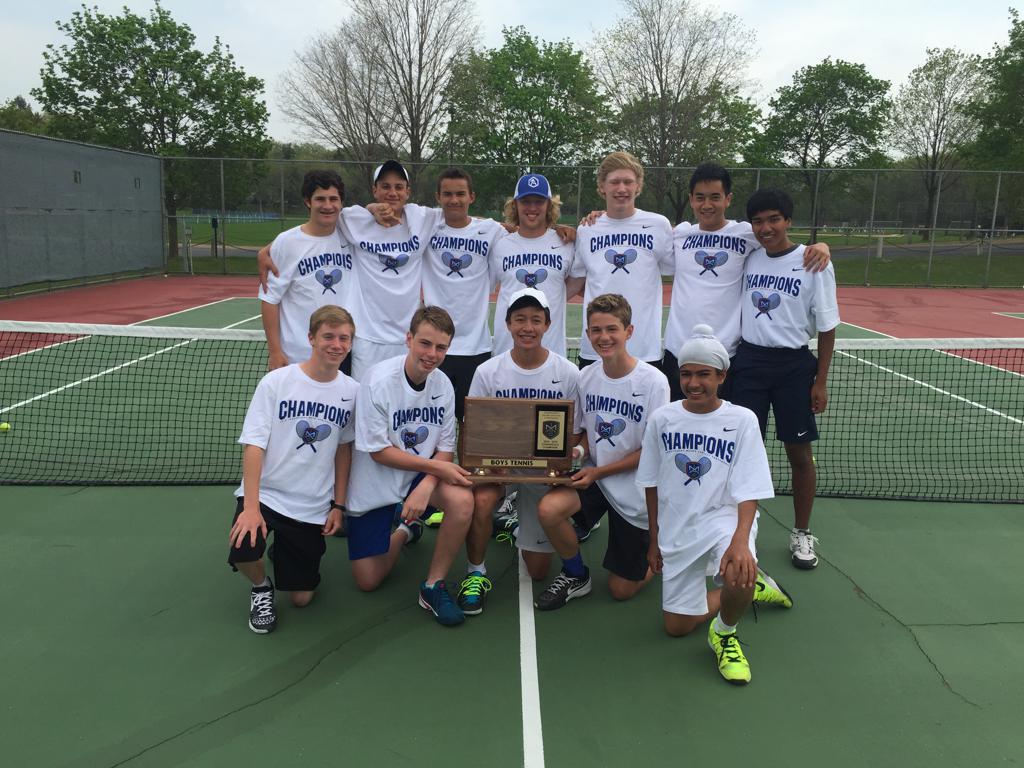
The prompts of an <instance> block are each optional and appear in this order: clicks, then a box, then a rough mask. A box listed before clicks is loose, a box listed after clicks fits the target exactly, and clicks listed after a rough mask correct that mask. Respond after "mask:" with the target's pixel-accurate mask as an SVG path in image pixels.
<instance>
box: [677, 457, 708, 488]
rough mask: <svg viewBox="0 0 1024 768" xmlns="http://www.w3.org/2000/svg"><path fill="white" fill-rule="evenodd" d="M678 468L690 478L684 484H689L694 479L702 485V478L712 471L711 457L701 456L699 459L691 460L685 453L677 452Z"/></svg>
mask: <svg viewBox="0 0 1024 768" xmlns="http://www.w3.org/2000/svg"><path fill="white" fill-rule="evenodd" d="M676 469H678V470H679V471H680V472H682V473H683V474H684V475H686V477H687V478H689V479H688V480H687V481H686V482H685V483H683V486H687V485H689V484H690V483H692V482H693V481H694V480H696V481H697V485H700V479H701V478H702V477H704V475H706V474H707V473H708V472H710V471H711V459H709V458H708V457H707V456H701V458H700V459H699V460H698V461H691V460H690V457H689V456H687V455H686V454H685V453H677V454H676Z"/></svg>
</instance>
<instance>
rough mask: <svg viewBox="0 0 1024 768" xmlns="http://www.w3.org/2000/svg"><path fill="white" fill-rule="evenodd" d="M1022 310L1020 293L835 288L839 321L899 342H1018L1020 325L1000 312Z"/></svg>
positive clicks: (1023, 293) (1021, 332)
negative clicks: (1014, 339) (1016, 340)
mask: <svg viewBox="0 0 1024 768" xmlns="http://www.w3.org/2000/svg"><path fill="white" fill-rule="evenodd" d="M1022 311H1024V290H1009V289H1002V290H993V289H983V288H864V287H854V286H848V287H840V288H839V314H840V315H841V316H842V318H843V322H845V323H852V324H854V325H859V326H861V327H863V328H869V329H871V330H873V331H878V332H879V333H885V334H888V335H889V336H895V337H897V338H901V339H931V338H967V339H973V338H981V339H984V338H1017V337H1019V336H1021V335H1024V323H1021V321H1020V320H1018V319H1017V318H1014V317H1006V316H1005V315H1000V314H998V313H999V312H1022Z"/></svg>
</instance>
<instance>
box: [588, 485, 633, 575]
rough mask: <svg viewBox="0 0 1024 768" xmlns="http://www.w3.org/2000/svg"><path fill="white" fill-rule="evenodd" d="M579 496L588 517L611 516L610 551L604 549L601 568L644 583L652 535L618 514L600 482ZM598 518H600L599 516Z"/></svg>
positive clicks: (609, 531)
mask: <svg viewBox="0 0 1024 768" xmlns="http://www.w3.org/2000/svg"><path fill="white" fill-rule="evenodd" d="M579 494H580V503H581V504H582V507H583V509H585V510H588V517H591V516H592V515H594V514H596V513H597V510H599V509H600V510H601V511H602V514H603V513H604V512H607V513H608V549H607V550H605V553H604V562H603V563H602V565H604V567H605V569H606V570H609V571H611V572H612V573H614V574H615V575H616V576H620V577H622V578H623V579H629V580H630V581H643V580H644V579H645V578H646V577H647V547H648V545H649V544H650V542H651V536H650V534H649V533H648V532H647V531H645V530H643V529H642V528H637V527H636V526H635V525H633V524H631V523H629V522H627V521H626V519H625V518H624V517H622V515H620V514H619V513H618V512H616V511H615V508H614V507H612V505H611V504H609V503H608V499H607V498H605V495H604V493H603V492H602V491H601V487H600V486H599V485H598V484H597V483H594V484H592V485H591V486H590V487H589V488H585V489H584V490H582V491H580V492H579ZM581 511H582V510H581ZM597 519H600V515H598V518H597Z"/></svg>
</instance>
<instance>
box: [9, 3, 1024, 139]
mask: <svg viewBox="0 0 1024 768" xmlns="http://www.w3.org/2000/svg"><path fill="white" fill-rule="evenodd" d="M87 4H88V5H89V6H93V5H96V6H98V7H99V9H100V10H101V11H102V12H104V13H111V14H117V13H120V11H121V8H122V7H124V6H128V7H129V8H131V9H132V10H133V11H135V12H136V13H140V14H143V15H145V14H146V13H147V12H148V9H149V8H151V7H152V3H149V2H137V1H136V0H87ZM81 5H82V3H81V2H78V1H76V0H48V2H46V3H29V2H17V3H13V2H12V3H9V4H8V7H7V10H5V11H4V13H3V15H2V16H0V42H2V45H0V102H3V101H7V100H8V99H10V98H12V97H14V96H16V95H19V94H21V95H23V96H25V97H26V98H29V99H30V101H33V103H34V100H33V99H31V98H30V96H29V90H30V89H31V88H33V87H36V86H38V85H39V70H40V68H41V67H42V63H43V59H42V51H43V49H44V47H45V46H46V44H47V43H60V42H62V38H61V35H60V33H59V32H58V30H57V28H56V26H55V22H56V21H57V20H66V19H68V18H70V16H71V14H72V13H73V12H74V11H75V10H77V9H79V8H80V7H81ZM163 5H164V7H165V8H167V9H168V10H170V11H171V13H172V14H173V15H174V18H175V19H176V20H177V21H178V22H179V23H183V24H188V25H189V26H190V27H191V28H192V30H193V32H194V33H195V34H196V36H197V38H198V41H199V46H200V47H201V48H202V49H203V50H208V49H209V46H210V43H211V41H212V40H213V38H214V37H215V36H219V37H220V38H221V40H222V41H223V42H224V43H226V44H227V45H228V46H230V48H231V51H232V52H233V53H234V55H235V58H236V59H237V61H238V63H239V64H240V65H241V66H242V67H243V68H244V69H245V70H246V72H247V73H249V74H252V75H256V76H258V77H261V78H263V79H264V81H265V82H266V100H267V106H268V108H269V110H270V134H271V135H272V136H273V137H274V138H276V139H279V140H285V141H294V140H298V139H301V138H302V136H301V134H300V133H299V131H298V129H297V128H296V127H295V126H293V125H292V124H290V123H289V122H288V120H287V119H286V118H285V117H284V116H283V115H282V114H280V112H279V110H278V106H277V104H278V99H277V94H278V79H279V76H280V74H281V73H282V72H283V71H284V70H285V69H287V68H288V66H289V65H290V63H291V62H292V60H293V57H294V53H295V51H298V50H301V49H303V48H304V47H305V45H306V43H307V42H308V41H309V39H310V38H311V37H312V36H313V35H314V34H315V33H317V32H322V31H328V30H330V29H332V28H333V27H334V26H335V25H336V24H337V23H338V21H339V20H340V19H342V18H344V16H346V15H347V14H348V8H347V6H346V5H345V3H344V1H343V0H322V1H321V2H318V3H296V4H294V5H293V4H290V3H282V2H280V0H244V1H243V0H166V1H165V2H164V4H163ZM703 5H704V6H705V7H708V8H712V9H717V10H719V11H727V12H730V13H733V14H735V15H737V16H739V17H740V18H741V19H742V20H743V22H744V23H745V24H746V26H747V27H748V28H749V29H750V30H751V31H752V32H753V38H754V39H753V41H752V45H753V47H754V55H753V57H752V62H753V64H752V66H751V67H750V69H749V72H748V75H749V77H750V79H751V80H752V81H753V82H754V85H753V87H752V88H751V91H750V93H749V94H748V95H750V96H753V97H754V98H755V100H757V101H758V102H759V103H761V104H762V105H763V104H764V103H765V102H766V101H767V99H768V97H769V96H770V95H771V94H772V92H773V91H774V90H775V89H776V88H777V87H779V86H780V85H785V84H787V83H789V82H790V81H791V79H792V76H793V73H794V72H795V71H796V70H797V69H799V68H800V67H802V66H806V65H808V64H816V63H818V62H820V61H821V60H822V59H823V58H825V57H826V56H832V57H833V58H841V59H845V60H847V61H853V62H860V63H863V64H865V65H866V66H867V68H868V71H869V72H871V74H873V75H875V76H876V77H882V78H885V79H887V80H890V81H892V83H893V85H894V86H896V85H898V84H899V83H901V82H902V81H903V80H904V79H905V78H906V76H907V74H908V73H909V72H910V70H912V69H913V68H914V67H916V66H918V65H919V64H921V63H923V61H924V58H925V49H926V48H929V47H932V48H945V47H951V46H953V47H957V48H960V49H961V50H964V51H967V52H970V53H978V54H983V55H984V54H987V53H989V52H990V51H991V50H992V46H993V44H995V43H999V44H1005V42H1006V39H1007V32H1008V30H1009V27H1010V22H1009V13H1008V8H1009V7H1016V8H1018V9H1020V8H1021V7H1022V5H1021V2H1020V0H972V1H971V2H963V0H960V1H959V2H950V0H931V2H923V1H922V0H860V1H859V2H850V0H843V1H842V2H840V1H839V0H784V1H783V2H768V3H766V2H764V1H763V0H759V1H756V2H755V0H718V2H705V3H703ZM11 6H13V7H11ZM476 8H477V14H478V16H479V19H480V22H481V27H482V30H483V39H482V43H483V44H484V45H485V46H488V47H495V46H497V45H499V44H500V42H501V27H502V26H503V25H509V26H514V25H519V24H521V25H523V26H525V27H526V28H527V29H528V30H529V32H530V33H531V34H534V35H536V36H538V37H540V38H543V39H545V40H565V39H568V40H571V41H572V42H573V43H575V44H576V45H577V46H578V47H582V48H585V47H586V46H587V45H588V43H589V42H590V40H591V39H592V38H593V36H594V33H595V32H597V31H601V30H604V29H606V28H607V27H608V26H610V25H611V23H612V22H613V21H614V20H616V19H617V18H618V17H619V16H620V14H621V11H620V6H619V4H618V2H617V1H616V0H561V1H560V2H557V1H556V2H552V0H516V1H515V2H508V0H476Z"/></svg>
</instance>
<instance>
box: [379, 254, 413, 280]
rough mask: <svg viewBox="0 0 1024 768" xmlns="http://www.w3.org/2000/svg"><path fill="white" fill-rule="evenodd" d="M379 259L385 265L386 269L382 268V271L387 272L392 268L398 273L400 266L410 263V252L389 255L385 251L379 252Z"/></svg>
mask: <svg viewBox="0 0 1024 768" xmlns="http://www.w3.org/2000/svg"><path fill="white" fill-rule="evenodd" d="M377 259H378V260H379V261H380V263H381V264H383V265H384V269H382V270H381V272H387V271H388V270H389V269H390V270H391V271H392V272H394V273H395V274H396V275H397V274H398V269H399V267H404V266H405V265H406V264H408V263H409V254H407V253H399V254H398V255H396V256H389V255H387V254H384V253H379V254H377Z"/></svg>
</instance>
